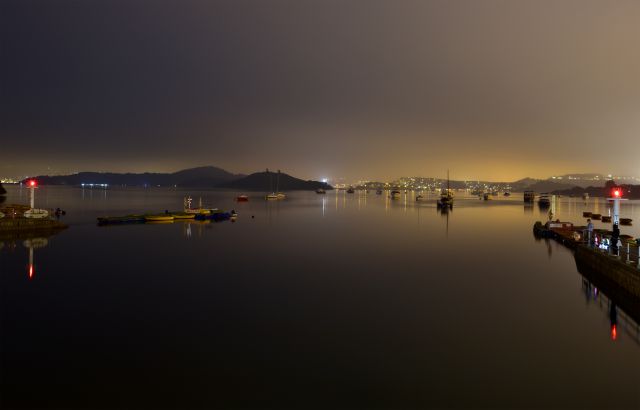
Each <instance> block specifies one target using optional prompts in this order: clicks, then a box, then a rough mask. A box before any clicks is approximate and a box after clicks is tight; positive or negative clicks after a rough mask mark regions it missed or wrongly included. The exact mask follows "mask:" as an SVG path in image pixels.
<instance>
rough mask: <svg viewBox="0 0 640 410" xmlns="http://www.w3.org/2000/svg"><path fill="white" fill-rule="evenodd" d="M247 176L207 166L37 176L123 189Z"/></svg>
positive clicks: (46, 180)
mask: <svg viewBox="0 0 640 410" xmlns="http://www.w3.org/2000/svg"><path fill="white" fill-rule="evenodd" d="M242 177H244V175H242V174H237V175H236V174H232V173H230V172H227V171H225V170H224V169H221V168H217V167H212V166H207V167H197V168H189V169H185V170H182V171H178V172H174V173H148V172H145V173H143V174H133V173H126V174H118V173H113V172H105V173H102V172H80V173H77V174H72V175H58V176H47V175H41V176H38V177H35V179H36V180H37V181H38V183H39V184H41V185H76V186H77V185H81V184H109V185H116V186H117V185H120V186H174V185H175V186H189V187H214V186H216V185H218V184H221V183H223V182H228V181H232V180H234V179H239V178H242Z"/></svg>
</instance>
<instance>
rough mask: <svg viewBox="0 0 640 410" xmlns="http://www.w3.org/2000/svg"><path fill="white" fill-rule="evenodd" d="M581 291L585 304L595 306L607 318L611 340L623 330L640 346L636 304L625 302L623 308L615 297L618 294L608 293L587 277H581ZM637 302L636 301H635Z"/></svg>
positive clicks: (639, 327) (639, 328)
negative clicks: (625, 304) (624, 307)
mask: <svg viewBox="0 0 640 410" xmlns="http://www.w3.org/2000/svg"><path fill="white" fill-rule="evenodd" d="M582 291H583V293H584V295H585V302H586V304H587V306H595V307H597V308H598V309H600V311H602V313H603V314H604V315H606V316H608V318H609V326H610V327H609V335H610V337H611V340H612V341H614V342H615V341H617V340H618V337H619V336H620V332H621V331H622V332H624V334H625V335H627V336H628V337H629V338H630V339H631V340H633V341H634V342H635V343H636V344H637V345H639V346H640V325H639V324H638V323H639V320H640V316H639V314H640V311H638V310H634V309H637V307H638V306H637V305H636V306H634V305H633V304H627V306H626V308H627V309H629V310H628V311H627V310H624V309H622V308H620V307H619V306H618V304H617V303H616V299H615V297H619V296H620V295H614V294H611V295H608V294H606V293H605V292H603V291H601V290H600V288H599V287H598V286H596V285H595V284H594V283H593V282H591V281H590V280H589V279H588V278H586V277H583V278H582ZM636 303H637V302H636Z"/></svg>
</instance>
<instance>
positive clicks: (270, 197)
mask: <svg viewBox="0 0 640 410" xmlns="http://www.w3.org/2000/svg"><path fill="white" fill-rule="evenodd" d="M264 199H266V200H268V201H277V200H278V199H280V198H278V195H277V194H276V193H272V194H267V195H265V196H264Z"/></svg>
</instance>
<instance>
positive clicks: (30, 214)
mask: <svg viewBox="0 0 640 410" xmlns="http://www.w3.org/2000/svg"><path fill="white" fill-rule="evenodd" d="M23 215H24V217H25V218H30V219H42V218H47V217H49V211H47V210H46V209H38V208H31V209H29V210H28V211H25V212H24V214H23Z"/></svg>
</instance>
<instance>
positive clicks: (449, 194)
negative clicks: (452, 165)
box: [437, 170, 453, 208]
mask: <svg viewBox="0 0 640 410" xmlns="http://www.w3.org/2000/svg"><path fill="white" fill-rule="evenodd" d="M437 205H438V207H439V208H453V191H452V190H451V188H450V186H449V170H447V189H444V188H443V189H442V191H441V192H440V199H438V202H437Z"/></svg>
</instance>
